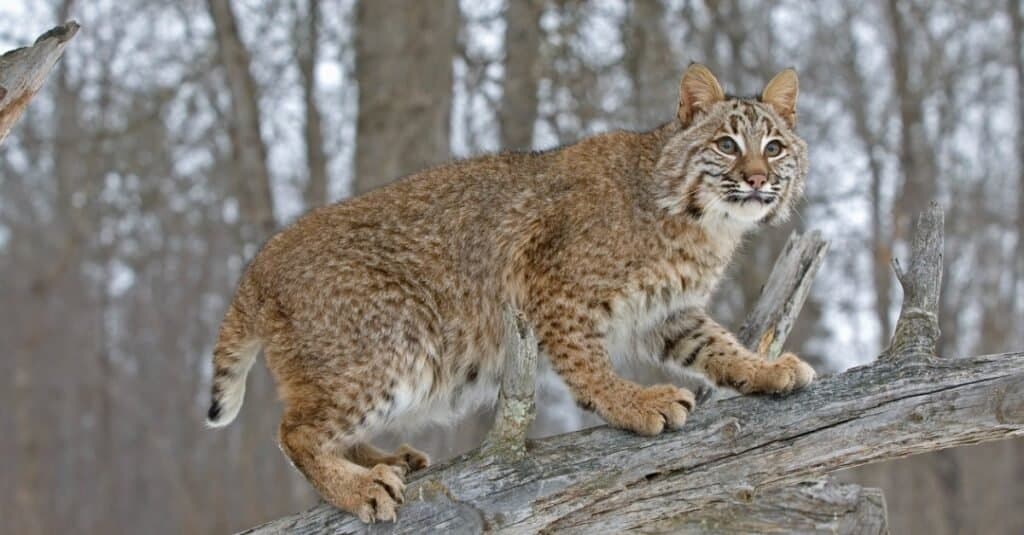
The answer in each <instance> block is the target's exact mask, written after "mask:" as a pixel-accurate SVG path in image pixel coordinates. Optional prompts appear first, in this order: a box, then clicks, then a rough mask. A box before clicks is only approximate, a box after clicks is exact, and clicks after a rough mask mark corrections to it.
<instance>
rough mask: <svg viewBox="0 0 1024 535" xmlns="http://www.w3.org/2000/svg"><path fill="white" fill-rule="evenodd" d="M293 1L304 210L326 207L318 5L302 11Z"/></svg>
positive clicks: (307, 4) (312, 1)
mask: <svg viewBox="0 0 1024 535" xmlns="http://www.w3.org/2000/svg"><path fill="white" fill-rule="evenodd" d="M297 3H298V2H297V0H296V1H295V2H293V8H294V9H293V10H294V11H295V15H296V16H295V29H294V31H293V34H294V40H295V59H296V62H297V63H298V65H299V73H300V74H301V75H302V97H303V103H304V105H305V112H306V117H305V119H306V122H305V133H306V140H305V141H306V143H305V144H306V169H307V171H308V173H309V176H308V177H307V181H306V189H305V195H304V196H305V200H306V207H307V208H313V207H316V206H323V205H325V204H327V183H328V175H327V155H326V154H325V153H324V135H323V130H322V128H323V127H322V126H321V125H322V123H323V120H322V119H321V116H320V108H319V106H317V101H316V83H317V78H316V65H317V61H318V60H319V57H320V47H319V40H320V9H321V8H320V3H319V2H317V1H316V0H307V2H305V9H303V10H300V9H299V7H298V5H297Z"/></svg>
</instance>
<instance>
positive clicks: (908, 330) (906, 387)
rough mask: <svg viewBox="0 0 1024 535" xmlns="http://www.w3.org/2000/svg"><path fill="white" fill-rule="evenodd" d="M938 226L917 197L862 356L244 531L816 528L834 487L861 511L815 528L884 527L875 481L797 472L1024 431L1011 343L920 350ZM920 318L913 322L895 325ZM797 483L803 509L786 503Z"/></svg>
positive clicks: (481, 459) (1023, 365) (933, 285)
mask: <svg viewBox="0 0 1024 535" xmlns="http://www.w3.org/2000/svg"><path fill="white" fill-rule="evenodd" d="M942 224H943V222H942V212H941V210H940V209H939V208H938V206H937V205H934V204H933V205H932V206H931V208H930V209H929V210H928V211H927V212H926V213H925V214H923V215H922V218H921V220H920V222H919V225H918V229H917V234H918V236H917V237H916V238H915V240H914V247H913V249H914V250H913V258H912V259H911V266H912V267H911V269H910V270H909V271H908V272H905V273H904V272H902V271H900V280H901V283H902V284H903V285H904V287H905V288H907V295H908V300H907V303H904V307H903V312H902V313H901V315H900V322H899V324H897V327H896V334H895V336H894V339H893V342H892V344H891V346H890V348H889V350H888V351H887V352H886V353H885V357H886V358H882V359H879V360H877V361H876V362H875V363H873V364H871V365H867V366H861V367H858V368H854V369H851V370H848V371H847V372H845V373H842V374H839V375H836V376H833V377H827V378H823V379H822V380H820V381H818V382H817V383H815V384H813V385H811V386H810V387H809V388H807V389H805V390H803V391H801V392H798V393H796V394H793V395H791V396H788V397H786V398H776V397H735V398H731V399H725V400H721V401H718V402H715V403H712V404H708V405H707V406H703V407H701V408H700V409H699V410H697V411H695V413H694V414H693V415H692V417H691V418H690V420H689V421H688V422H687V424H686V426H685V427H684V429H682V430H680V431H677V432H672V433H667V434H664V435H661V436H658V437H653V438H650V437H638V436H635V435H632V434H629V433H626V432H623V431H618V430H615V429H610V428H607V427H598V428H593V429H587V430H584V431H579V432H576V433H569V434H565V435H561V436H556V437H551V438H548V439H544V440H539V441H530V442H527V443H526V449H527V452H526V455H525V456H523V457H521V458H520V457H519V456H518V455H505V454H484V453H480V452H473V453H470V454H467V455H464V456H462V457H459V458H457V459H454V460H453V461H451V462H449V463H447V464H445V465H442V466H437V467H434V468H431V469H430V470H427V471H426V472H424V473H422V474H419V475H416V476H415V477H413V478H412V480H411V482H410V485H409V487H408V490H407V500H408V501H407V503H406V505H405V506H404V508H403V509H402V510H401V511H400V513H399V520H398V522H397V523H396V524H379V525H374V526H364V525H362V524H361V523H360V522H359V521H358V520H356V519H354V518H353V517H351V516H349V515H347V514H346V513H343V512H341V511H338V510H336V509H334V508H332V507H330V506H328V505H324V504H321V505H319V506H317V507H315V508H313V509H310V510H309V511H306V512H304V513H300V514H297V515H294V516H290V517H286V518H282V519H280V520H276V521H273V522H270V523H268V524H265V525H263V526H260V527H257V528H254V529H253V530H251V531H250V533H281V532H289V533H293V532H297V533H314V532H316V533H321V532H332V533H361V532H393V533H429V532H434V531H442V532H454V533H479V532H481V531H485V530H487V531H500V532H507V533H533V532H538V531H547V532H558V533H562V532H569V533H574V532H576V533H578V532H587V533H618V532H620V531H622V530H625V529H630V528H640V527H643V528H645V529H648V530H654V531H659V530H662V531H664V530H674V529H684V528H685V529H697V530H701V529H703V528H707V529H708V530H713V529H715V527H716V525H717V524H715V522H716V519H718V520H721V521H723V522H728V523H729V524H728V525H729V526H730V528H731V529H733V528H735V529H742V530H750V531H757V530H758V527H757V526H762V527H764V526H766V525H768V524H764V523H762V524H758V522H772V521H773V519H775V520H774V521H775V522H781V521H785V522H786V525H787V526H796V525H798V523H799V522H805V524H803V525H806V526H808V529H809V530H818V529H819V528H818V527H814V528H813V529H812V528H811V526H812V525H814V524H813V522H814V519H813V517H814V513H816V512H820V511H818V509H820V507H821V506H822V503H826V502H827V500H828V499H829V498H827V497H826V495H833V496H838V495H842V493H843V491H844V489H845V490H846V491H847V493H848V496H847V503H854V504H859V505H860V506H861V507H862V511H863V513H862V514H857V515H852V516H847V517H845V519H846V520H849V521H850V522H853V524H844V525H845V526H847V528H845V529H844V528H843V526H838V527H836V526H835V525H833V526H832V527H831V529H836V530H837V531H838V530H843V531H852V529H851V528H850V526H853V527H855V529H856V530H858V531H859V530H871V531H874V532H881V531H884V529H885V527H884V522H885V520H884V502H883V501H882V500H881V495H880V493H878V491H876V490H873V489H860V488H858V487H855V486H848V487H843V486H842V485H837V484H835V483H831V482H816V483H807V482H805V481H806V480H808V479H812V478H817V477H820V476H822V475H825V474H828V473H830V472H833V471H836V470H839V469H843V468H850V467H853V466H858V465H861V464H866V463H873V462H880V461H885V460H888V459H894V458H899V457H905V456H908V455H913V454H917V453H924V452H928V451H934V450H938V449H943V448H948V447H955V446H961V445H966V444H975V443H979V442H986V441H990V440H998V439H1004V438H1008V437H1012V436H1020V435H1024V353H1006V354H1001V355H985V356H974V357H961V358H948V359H940V358H937V357H935V356H933V355H931V354H929V352H928V351H926V349H927V348H933V347H934V344H935V338H937V336H938V329H937V328H934V325H933V324H931V323H930V321H931V319H932V318H933V317H935V318H937V312H936V310H935V309H936V308H937V303H938V291H939V288H940V286H941V284H939V282H940V281H938V280H937V278H940V277H941V268H939V269H935V268H934V267H933V266H932V267H929V262H935V261H939V259H941V248H942ZM797 286H798V287H799V285H797ZM790 295H793V294H790ZM797 308H799V307H797ZM922 320H924V321H926V322H928V323H927V324H925V325H922V326H913V327H908V325H906V322H907V321H916V322H921V321H922ZM763 332H766V331H763ZM760 336H763V335H760ZM783 337H784V336H783ZM754 339H757V340H761V339H762V338H754ZM772 345H774V343H771V344H769V346H772ZM512 436H514V438H512V439H510V440H520V438H519V437H518V435H516V434H512ZM514 450H515V448H511V449H509V448H504V449H502V448H499V449H497V450H495V449H493V446H492V449H491V450H490V451H514ZM815 489H818V491H817V492H816V491H815ZM780 493H781V494H780ZM801 493H803V494H804V495H805V496H807V498H806V501H805V502H804V504H805V505H806V504H807V503H810V504H812V506H810V507H803V508H802V507H801V497H800V495H801ZM779 500H782V501H781V503H780V502H779ZM833 501H834V502H836V503H838V502H841V501H842V500H838V499H834V500H833ZM744 507H746V508H747V509H743V508H744ZM854 509H856V506H850V507H847V508H846V510H847V511H851V510H854ZM716 515H718V516H716ZM717 526H718V527H721V525H717ZM744 526H746V527H744Z"/></svg>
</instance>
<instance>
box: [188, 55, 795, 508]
mask: <svg viewBox="0 0 1024 535" xmlns="http://www.w3.org/2000/svg"><path fill="white" fill-rule="evenodd" d="M796 99H797V76H796V72H795V71H793V70H792V69H789V70H785V71H782V72H781V73H779V74H778V75H776V76H775V77H774V78H773V79H772V80H771V81H770V82H769V83H768V85H767V86H766V87H765V89H764V91H763V92H762V94H761V96H760V97H752V98H737V97H733V96H727V95H726V94H725V93H724V92H723V91H722V88H721V86H720V85H719V83H718V81H717V80H716V79H715V77H714V75H713V74H712V73H711V72H710V71H709V70H708V69H707V68H706V67H704V66H702V65H698V64H694V65H691V66H690V67H689V68H688V69H687V70H686V72H685V74H684V75H683V78H682V82H681V84H680V98H679V107H678V112H677V114H676V117H675V118H674V119H672V120H671V121H669V122H667V123H665V124H664V125H662V126H660V127H658V128H656V129H654V130H652V131H649V132H642V133H634V132H612V133H608V134H602V135H597V136H593V137H590V138H586V139H584V140H582V141H580V142H578V143H576V144H574V145H570V146H566V147H562V148H558V149H554V150H549V151H544V152H531V153H525V152H512V153H504V154H498V155H490V156H483V157H479V158H474V159H470V160H466V161H460V162H455V163H451V164H448V165H442V166H440V167H436V168H433V169H429V170H426V171H423V172H420V173H417V174H414V175H411V176H409V177H406V178H405V179H402V180H399V181H398V182H395V183H394V184H392V185H389V186H387V187H384V188H381V189H378V190H376V191H372V192H369V193H367V194H365V195H362V196H359V197H356V198H353V199H350V200H347V201H345V202H342V203H338V204H335V205H332V206H327V207H324V208H320V209H318V210H314V211H312V212H311V213H309V214H307V215H305V216H304V217H302V218H300V219H299V220H298V221H296V222H295V223H294V224H292V225H291V226H289V227H288V228H286V229H284V230H283V231H281V232H280V233H278V234H277V235H275V236H274V237H273V238H271V239H270V240H269V241H268V242H267V243H266V245H265V246H264V247H263V249H262V250H261V251H260V252H259V253H258V254H257V255H256V257H255V258H254V259H253V260H252V263H251V264H250V265H249V266H248V268H247V269H246V270H245V273H244V274H243V275H242V277H241V281H240V282H239V285H238V289H237V291H236V293H235V297H234V300H233V302H232V303H231V305H230V307H229V308H228V311H227V313H226V315H225V317H224V321H223V323H222V325H221V328H220V334H219V338H218V340H217V343H216V346H215V348H214V353H213V364H214V380H213V396H212V398H213V399H212V403H211V406H210V410H209V414H208V420H207V421H208V424H209V425H210V426H213V427H219V426H223V425H227V424H228V423H229V422H231V421H232V420H233V419H234V418H235V416H236V415H237V414H238V411H239V409H240V407H241V405H242V397H243V394H244V391H245V377H246V374H247V373H248V371H249V368H250V367H251V366H252V364H253V361H254V360H255V358H256V355H257V353H258V352H259V351H260V350H261V348H262V349H263V350H264V351H265V353H266V359H267V365H268V366H269V368H270V370H271V372H272V373H273V375H274V377H275V379H276V381H277V385H278V392H279V395H280V397H281V399H282V400H283V402H284V406H285V410H284V416H283V418H282V422H281V426H280V436H279V439H280V444H281V448H282V450H283V451H284V452H285V454H287V455H288V457H289V458H291V460H292V461H293V462H294V464H295V466H296V467H297V468H298V469H299V470H300V471H301V472H302V473H303V474H304V475H305V476H306V478H307V479H308V480H309V481H310V483H312V484H313V486H314V487H315V488H316V489H317V490H318V491H319V492H320V494H321V495H322V496H323V497H324V498H325V499H326V500H327V501H329V502H330V503H332V504H334V505H335V506H337V507H339V508H341V509H343V510H345V511H349V512H351V513H353V514H355V515H357V516H358V517H359V518H360V519H361V520H362V521H364V522H374V521H376V520H381V521H388V520H395V516H396V508H397V506H398V504H400V503H401V502H402V501H403V490H404V482H403V478H404V476H405V475H406V473H407V472H408V471H410V470H416V469H420V468H423V467H425V466H426V465H427V464H428V460H427V457H426V456H425V455H424V454H422V453H420V452H419V451H417V450H415V449H413V448H412V447H409V446H407V445H405V446H402V447H401V448H399V449H398V450H397V451H394V452H392V453H385V452H382V451H379V450H377V449H376V448H374V447H373V446H371V445H370V444H369V442H368V441H369V440H370V439H372V438H373V437H374V435H375V434H377V433H379V432H381V431H383V430H387V429H408V428H409V427H411V426H415V425H419V424H421V423H422V422H426V421H431V420H435V421H450V420H451V419H453V418H457V417H458V415H459V414H460V413H462V412H464V411H466V410H467V409H468V408H472V407H479V406H480V405H481V404H486V403H493V402H494V400H495V398H496V394H497V390H498V386H497V385H498V383H499V380H500V377H501V374H502V369H503V365H504V362H503V360H502V358H503V354H502V351H501V349H500V348H501V347H502V337H503V336H505V332H504V327H503V325H504V323H503V319H502V310H503V307H504V306H505V305H506V304H507V305H510V306H512V307H513V308H514V309H516V310H517V311H518V312H519V313H520V314H521V315H522V316H523V317H524V318H525V319H526V321H528V322H529V323H530V324H531V326H532V327H533V328H534V330H535V331H536V333H537V338H538V342H539V345H540V349H541V353H542V355H543V356H544V358H546V359H547V364H546V365H549V366H550V367H551V368H552V369H553V370H554V371H555V372H557V374H558V376H559V377H560V378H561V380H562V381H564V383H565V385H566V386H567V387H568V389H569V390H570V391H571V393H572V395H573V397H574V399H575V400H576V402H577V403H578V404H579V405H580V406H581V407H583V408H585V409H588V410H591V411H595V412H596V413H597V414H598V415H600V416H601V417H602V418H603V419H604V420H606V421H607V422H608V423H609V424H611V425H613V426H615V427H620V428H623V429H628V430H631V431H634V432H636V433H640V434H643V435H655V434H658V433H661V432H662V431H664V430H666V429H675V428H678V427H680V426H682V425H683V422H685V420H686V418H687V415H688V414H689V411H690V410H692V408H693V405H694V395H693V393H692V392H691V391H689V390H686V389H683V388H679V387H677V386H673V385H667V384H666V385H656V386H642V385H640V384H636V383H634V382H631V381H627V380H625V379H623V378H622V377H620V376H619V375H617V374H616V372H615V371H614V369H613V363H614V362H615V361H616V360H617V359H630V358H645V359H652V360H653V361H656V362H658V363H660V364H663V365H664V366H667V367H669V368H676V369H690V370H693V371H696V372H698V373H701V374H703V375H704V376H706V377H707V378H708V379H709V380H711V381H712V382H714V383H716V384H718V385H724V386H729V387H732V388H735V389H736V390H738V391H740V392H742V393H784V392H789V391H791V390H793V389H796V388H801V387H803V386H805V385H807V384H808V383H810V382H811V380H812V379H813V378H814V371H813V370H812V369H811V367H810V366H808V365H807V364H806V363H805V362H803V361H802V360H800V359H799V358H798V357H796V356H795V355H793V354H785V355H783V356H782V358H780V359H778V360H775V361H767V360H765V359H763V358H762V357H760V356H758V355H756V354H754V353H752V352H751V351H749V350H747V349H746V348H744V347H743V346H742V345H740V344H739V343H738V342H737V341H736V339H735V338H734V337H733V336H732V335H731V334H730V333H729V332H728V331H726V329H724V328H723V327H721V326H720V325H718V324H717V323H715V322H714V321H713V320H712V319H711V318H709V317H708V316H707V315H706V314H705V313H704V311H703V309H704V306H705V304H706V303H707V301H708V298H709V296H710V295H711V293H712V291H713V290H714V288H715V285H716V283H717V281H718V280H719V278H720V277H721V275H722V272H723V270H724V269H725V268H726V266H727V265H728V263H729V260H730V257H731V256H732V254H733V252H734V250H735V249H736V247H737V245H738V244H739V243H740V241H741V239H742V237H743V235H744V233H746V232H747V231H749V230H752V229H754V228H755V227H757V226H758V225H759V224H761V223H775V222H779V221H782V220H784V219H786V218H787V217H788V215H789V214H790V211H791V210H792V208H793V205H794V203H796V202H797V200H798V199H799V198H800V196H801V194H802V190H803V184H804V176H805V175H806V173H807V147H806V144H805V143H804V141H803V140H801V139H800V138H799V137H797V135H796V133H795V132H794V130H793V128H794V124H795V121H796Z"/></svg>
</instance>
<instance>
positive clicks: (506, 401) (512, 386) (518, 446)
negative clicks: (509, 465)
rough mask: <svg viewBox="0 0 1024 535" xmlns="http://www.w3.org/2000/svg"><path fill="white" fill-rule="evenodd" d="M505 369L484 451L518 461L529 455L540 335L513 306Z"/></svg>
mask: <svg viewBox="0 0 1024 535" xmlns="http://www.w3.org/2000/svg"><path fill="white" fill-rule="evenodd" d="M503 316H504V322H505V359H506V361H505V371H504V375H502V378H501V391H500V393H499V394H498V409H497V411H496V414H495V417H494V426H493V427H492V428H491V431H490V432H489V433H488V434H487V438H486V439H485V440H484V445H483V448H482V450H481V453H482V454H483V455H497V456H500V457H503V458H504V459H505V460H506V461H509V462H514V461H518V460H520V459H522V458H523V456H524V455H526V432H527V430H528V429H529V428H530V424H531V423H532V422H533V418H534V416H535V414H536V408H535V406H534V391H535V389H536V376H537V338H536V337H535V336H534V334H533V329H532V328H531V327H530V326H529V325H528V324H527V323H526V320H524V319H523V318H522V317H521V316H520V315H519V314H518V313H517V312H515V311H514V310H512V308H511V307H509V306H506V307H505V308H504V314H503Z"/></svg>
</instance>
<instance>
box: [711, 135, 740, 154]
mask: <svg viewBox="0 0 1024 535" xmlns="http://www.w3.org/2000/svg"><path fill="white" fill-rule="evenodd" d="M715 143H716V144H717V145H718V150H720V151H722V152H723V153H725V154H736V151H737V150H738V149H739V145H737V144H736V140H735V139H733V138H731V137H729V136H725V137H723V138H719V139H718V141H716V142H715Z"/></svg>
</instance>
